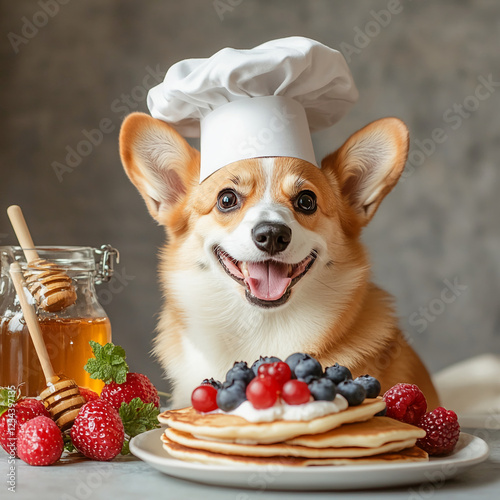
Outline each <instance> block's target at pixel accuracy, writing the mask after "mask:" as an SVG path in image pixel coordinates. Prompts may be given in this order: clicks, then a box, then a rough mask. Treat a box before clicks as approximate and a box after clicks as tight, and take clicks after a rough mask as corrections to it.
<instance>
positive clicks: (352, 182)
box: [321, 118, 408, 226]
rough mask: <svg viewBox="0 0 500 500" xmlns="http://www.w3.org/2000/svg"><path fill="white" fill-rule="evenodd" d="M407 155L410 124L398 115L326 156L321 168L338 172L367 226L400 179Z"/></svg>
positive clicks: (373, 125)
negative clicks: (405, 122)
mask: <svg viewBox="0 0 500 500" xmlns="http://www.w3.org/2000/svg"><path fill="white" fill-rule="evenodd" d="M407 155H408V129H407V128H406V125H405V124H404V123H403V122H402V121H401V120H398V119H397V118H382V119H381V120H377V121H375V122H373V123H370V124H369V125H367V126H366V127H364V128H362V129H361V130H359V131H358V132H356V133H355V134H353V135H352V136H351V137H350V138H349V139H348V140H347V141H346V142H345V143H344V145H343V146H342V147H340V148H339V149H338V150H337V151H335V152H334V153H332V154H330V155H328V156H327V157H326V158H324V159H323V161H322V162H321V169H322V170H323V171H325V172H333V173H334V174H335V176H336V178H337V180H338V182H339V184H340V189H341V191H342V194H343V195H344V197H345V198H346V199H347V201H348V203H349V205H350V206H351V207H352V208H353V210H354V211H355V213H356V215H357V216H358V219H359V221H360V223H361V225H362V226H364V225H366V224H368V222H370V220H371V218H372V217H373V215H374V214H375V212H376V210H377V208H378V206H379V205H380V202H381V201H382V200H383V199H384V198H385V196H386V195H387V194H388V193H389V191H390V190H391V189H392V188H393V187H394V185H395V184H396V182H397V181H398V179H399V177H400V176H401V173H402V172H403V169H404V166H405V163H406V157H407Z"/></svg>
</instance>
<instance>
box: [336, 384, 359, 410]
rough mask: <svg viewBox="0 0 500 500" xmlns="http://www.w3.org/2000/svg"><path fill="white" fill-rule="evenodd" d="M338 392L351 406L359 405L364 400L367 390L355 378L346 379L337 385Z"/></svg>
mask: <svg viewBox="0 0 500 500" xmlns="http://www.w3.org/2000/svg"><path fill="white" fill-rule="evenodd" d="M337 394H341V395H342V396H344V398H346V399H347V402H348V403H349V406H358V405H360V404H361V403H362V402H363V401H364V399H365V397H366V390H365V388H364V387H363V386H362V385H361V384H358V383H357V382H354V380H344V381H343V382H340V384H338V385H337Z"/></svg>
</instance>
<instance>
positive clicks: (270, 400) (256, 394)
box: [246, 375, 280, 410]
mask: <svg viewBox="0 0 500 500" xmlns="http://www.w3.org/2000/svg"><path fill="white" fill-rule="evenodd" d="M279 390H280V386H279V384H278V382H277V381H276V380H275V379H274V378H272V377H270V376H268V375H259V376H258V377H255V378H254V379H253V380H252V381H251V382H250V383H249V384H248V386H247V392H246V395H247V399H248V401H250V403H252V405H253V407H254V408H257V409H258V410H262V409H264V408H270V407H271V406H273V404H274V403H276V400H277V399H278V392H279Z"/></svg>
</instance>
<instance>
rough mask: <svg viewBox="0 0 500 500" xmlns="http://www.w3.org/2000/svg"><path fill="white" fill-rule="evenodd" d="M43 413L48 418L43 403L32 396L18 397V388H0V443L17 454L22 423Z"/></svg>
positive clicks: (11, 452)
mask: <svg viewBox="0 0 500 500" xmlns="http://www.w3.org/2000/svg"><path fill="white" fill-rule="evenodd" d="M40 415H43V416H45V417H49V418H50V414H49V412H48V411H47V410H46V409H45V407H44V406H43V404H42V403H41V402H40V401H38V399H34V398H22V399H20V390H19V389H18V390H17V391H16V390H15V389H13V388H10V387H2V388H0V445H2V448H3V449H4V450H5V451H6V452H7V453H9V454H11V455H15V456H16V457H17V456H18V455H17V436H18V432H19V429H20V427H21V425H22V424H24V423H25V422H27V421H28V420H31V419H32V418H35V417H38V416H40Z"/></svg>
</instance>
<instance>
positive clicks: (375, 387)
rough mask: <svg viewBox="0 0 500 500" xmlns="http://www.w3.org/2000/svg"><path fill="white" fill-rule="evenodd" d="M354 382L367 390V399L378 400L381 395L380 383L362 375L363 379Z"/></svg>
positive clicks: (373, 378)
mask: <svg viewBox="0 0 500 500" xmlns="http://www.w3.org/2000/svg"><path fill="white" fill-rule="evenodd" d="M354 382H356V383H358V384H360V385H362V386H363V387H364V388H365V390H366V397H367V398H376V397H377V396H378V395H379V394H380V389H381V386H380V382H379V381H378V380H377V379H376V378H375V377H372V376H371V375H361V377H358V378H356V379H354Z"/></svg>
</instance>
